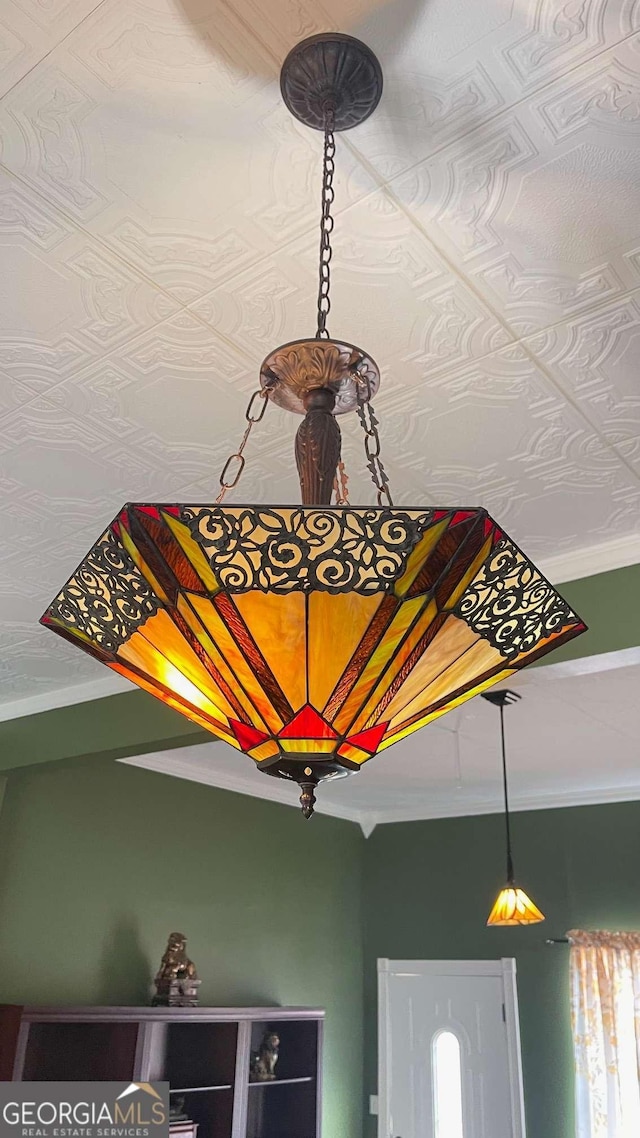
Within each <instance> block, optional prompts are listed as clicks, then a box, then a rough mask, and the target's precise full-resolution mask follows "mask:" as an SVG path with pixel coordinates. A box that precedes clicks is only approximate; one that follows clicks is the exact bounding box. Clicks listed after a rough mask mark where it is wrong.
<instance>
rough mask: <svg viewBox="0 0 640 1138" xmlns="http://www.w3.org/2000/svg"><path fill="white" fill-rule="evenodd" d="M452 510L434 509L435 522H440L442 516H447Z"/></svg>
mask: <svg viewBox="0 0 640 1138" xmlns="http://www.w3.org/2000/svg"><path fill="white" fill-rule="evenodd" d="M450 512H451V511H450V510H434V511H433V520H434V522H439V521H440V519H441V518H446V516H447V514H449V513H450Z"/></svg>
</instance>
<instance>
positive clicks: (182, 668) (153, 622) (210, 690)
mask: <svg viewBox="0 0 640 1138" xmlns="http://www.w3.org/2000/svg"><path fill="white" fill-rule="evenodd" d="M137 636H143V637H144V638H145V640H148V641H149V643H150V644H153V646H154V648H157V649H158V651H159V652H161V653H162V655H163V656H166V658H167V660H168V661H169V663H171V664H173V665H174V667H175V668H176V669H177V670H178V672H180V674H181V675H183V676H184V677H185V679H186V680H187V681H188V682H191V683H192V684H194V685H195V686H196V687H197V688H199V689H200V691H201V692H202V693H203V694H204V695H205V696H206V697H207V698H208V699H210V700H212V702H213V703H214V704H215V705H216V707H218V708H219V710H220V717H222V718H224V719H225V720H226V719H228V717H229V716H233V717H235V714H236V713H235V710H234V708H233V707H231V706H230V705H229V703H228V701H227V700H226V699H225V696H224V695H223V693H222V692H221V691H220V688H219V687H218V685H217V684H216V682H215V679H214V678H213V676H212V675H211V674H210V672H208V671H207V669H206V667H205V666H204V664H203V663H202V662H201V661H200V660H199V659H198V656H197V655H196V653H195V652H194V651H193V648H192V647H191V645H190V644H189V641H188V640H187V639H185V637H184V636H183V635H182V633H181V632H180V630H179V629H178V628H177V627H176V625H175V624H174V622H173V621H172V619H171V617H170V616H169V614H168V613H167V612H165V611H164V610H163V609H159V611H158V612H157V613H156V614H155V616H152V617H151V618H150V619H149V620H147V621H145V623H144V625H143V626H142V628H140V629H138V631H137V632H136V633H135V634H134V638H135V637H137ZM123 647H124V646H123ZM122 654H123V652H122V649H120V652H119V655H122ZM175 690H178V691H180V689H175ZM187 698H188V697H187ZM192 702H193V701H192Z"/></svg>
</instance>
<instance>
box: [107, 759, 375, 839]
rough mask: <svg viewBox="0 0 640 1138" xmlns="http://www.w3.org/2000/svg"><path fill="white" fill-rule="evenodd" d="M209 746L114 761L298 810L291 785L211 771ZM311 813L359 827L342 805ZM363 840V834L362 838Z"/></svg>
mask: <svg viewBox="0 0 640 1138" xmlns="http://www.w3.org/2000/svg"><path fill="white" fill-rule="evenodd" d="M211 746H217V744H216V743H200V744H199V745H197V746H195V747H182V748H180V749H176V750H173V751H155V752H153V753H152V754H147V755H134V756H132V757H131V758H127V759H118V760H117V762H119V763H125V764H126V765H127V766H131V767H143V768H144V770H149V771H155V772H156V773H157V774H166V775H171V776H172V777H173V778H185V779H188V781H189V782H199V783H201V784H203V785H205V786H215V787H217V789H218V790H230V791H232V792H233V793H235V794H248V795H249V797H250V798H261V799H263V800H266V801H268V802H277V803H279V804H280V805H281V806H292V807H294V808H295V809H296V810H298V811H299V810H300V803H299V801H298V788H297V786H295V784H292V783H289V782H286V781H284V780H277V779H272V778H266V777H262V776H261V775H260V772H259V771H256V770H249V771H248V772H247V774H246V775H244V776H243V775H241V774H238V773H231V772H229V771H221V770H220V769H219V767H212V766H211V764H210V763H208V762H207V756H206V754H202V752H203V751H204V750H205V748H207V749H208V748H209V747H211ZM198 751H199V752H200V754H199V755H198V754H196V752H198ZM194 760H195V761H194ZM198 760H202V761H198ZM236 761H237V760H236ZM254 780H255V781H254ZM265 784H266V785H265ZM314 813H315V814H328V815H329V816H330V817H332V818H340V819H341V820H342V821H343V822H354V823H355V824H356V825H358V826H359V825H361V824H362V813H361V811H359V810H356V809H351V808H350V807H348V806H344V805H343V804H342V803H340V804H337V803H333V802H329V803H328V802H323V801H322V800H321V799H318V802H317V803H316V806H315V809H314ZM363 829H364V827H363ZM367 836H368V835H367V834H365V837H367Z"/></svg>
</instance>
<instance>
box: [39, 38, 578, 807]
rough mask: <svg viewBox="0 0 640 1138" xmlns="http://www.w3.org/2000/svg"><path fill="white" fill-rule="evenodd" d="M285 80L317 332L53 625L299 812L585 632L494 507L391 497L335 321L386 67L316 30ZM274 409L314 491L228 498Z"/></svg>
mask: <svg viewBox="0 0 640 1138" xmlns="http://www.w3.org/2000/svg"><path fill="white" fill-rule="evenodd" d="M281 90H282V95H283V97H284V100H285V103H286V104H287V106H288V107H289V109H290V110H291V112H292V113H293V114H294V115H295V116H296V117H297V118H298V119H299V120H300V121H302V122H303V123H305V124H306V125H307V126H309V127H312V128H315V129H317V130H319V131H321V132H322V134H323V136H324V161H323V178H322V211H321V224H320V231H321V240H320V273H319V293H318V306H317V330H316V333H315V336H313V338H311V339H304V340H296V341H294V342H293V343H288V344H285V345H283V346H282V347H279V348H277V349H276V350H275V351H272V352H271V353H270V354H269V355H268V356H267V358H266V359H265V360H264V362H263V364H262V366H261V369H260V387H259V388H258V390H257V391H256V392H254V394H253V396H252V397H251V400H250V402H249V406H248V408H247V411H246V427H245V431H244V435H243V438H242V441H241V444H240V446H239V448H238V450H237V452H236V453H235V454H233V455H232V456H231V458H229V460H228V461H227V463H226V465H225V467H224V469H223V471H222V474H221V476H220V487H221V488H220V492H219V494H218V497H217V498H216V500H215V502H208V503H205V504H191V503H189V504H186V505H174V504H149V503H146V502H145V503H138V504H133V505H132V504H128V505H125V506H124V507H123V508H122V509H121V510H120V511H119V513H118V514H117V515H116V517H115V519H114V521H113V522H112V523H111V525H109V526H108V527H107V528H106V530H105V531H104V532H103V533H102V534H101V536H100V537H99V538H98V540H97V541H96V543H95V545H94V546H93V548H92V549H91V550H90V552H89V553H88V554H87V556H86V557H85V559H84V561H83V562H82V563H81V565H80V566H79V567H78V569H77V570H76V571H75V573H74V574H73V575H72V576H71V578H70V580H69V581H68V582H67V584H66V585H65V586H64V588H63V589H62V590H61V591H60V593H59V594H58V596H57V597H56V598H55V600H54V601H53V602H52V604H51V605H50V606H49V608H48V609H47V611H46V613H45V614H44V616H43V617H42V623H43V624H45V625H46V626H47V627H48V628H51V629H52V630H53V631H54V632H56V633H58V634H59V635H60V636H63V637H65V638H66V639H67V640H69V641H71V642H72V643H74V644H77V645H78V646H79V647H81V648H83V649H84V651H86V652H88V653H89V654H90V655H91V656H93V657H94V658H95V659H96V660H100V661H101V662H102V663H104V664H106V665H107V666H108V667H109V668H111V669H112V670H113V671H115V672H118V673H120V675H122V676H126V677H127V678H128V679H130V680H132V681H133V683H135V684H138V686H139V687H141V688H143V689H144V690H145V691H148V692H151V693H152V694H153V695H155V696H157V697H158V698H159V699H160V700H162V701H163V702H164V703H166V704H168V705H169V706H170V707H173V708H176V709H177V710H178V711H180V712H182V714H183V715H185V716H187V718H188V719H190V720H192V721H193V722H194V723H197V724H199V725H200V726H201V727H203V728H205V729H206V730H207V731H210V732H211V733H212V734H213V735H216V736H217V737H218V738H220V739H223V740H224V741H225V742H226V743H229V744H230V745H231V746H232V747H235V748H236V749H237V750H238V751H240V752H243V753H244V754H247V755H250V756H251V758H252V759H254V760H255V762H256V764H257V766H258V768H259V769H260V770H261V771H264V772H266V773H267V774H269V775H273V776H276V777H278V778H285V779H293V780H294V781H295V782H297V783H299V784H300V787H301V790H302V795H301V802H302V806H303V812H304V814H305V815H306V816H307V817H308V816H309V815H310V814H311V813H312V810H313V805H314V802H315V788H316V786H317V784H318V783H319V782H322V781H323V780H325V779H333V778H338V777H341V776H344V775H347V774H349V773H351V772H354V771H357V770H358V769H359V768H360V767H361V766H362V764H363V763H366V762H367V761H368V760H369V759H370V758H371V757H372V756H373V755H376V754H378V753H379V752H381V751H384V750H386V749H387V747H390V746H391V744H392V743H395V742H397V741H398V740H400V739H404V738H406V736H408V735H410V734H411V733H412V732H413V731H417V730H418V728H419V727H422V726H423V725H424V724H425V723H429V722H430V721H431V720H432V719H435V718H436V717H437V716H439V715H442V714H444V712H446V711H448V710H449V709H450V708H453V707H456V706H457V705H458V704H460V703H462V702H463V701H464V700H466V699H469V698H470V697H471V696H472V695H475V694H476V693H477V692H481V691H483V690H484V689H485V688H487V687H489V686H490V685H491V684H493V683H495V682H496V680H503V679H504V678H505V677H507V676H510V675H511V674H512V673H513V672H515V671H517V670H518V669H519V668H522V667H523V666H524V665H525V664H528V663H530V662H531V661H532V660H537V659H538V658H539V657H540V656H542V655H544V653H546V652H548V651H549V650H550V649H552V648H554V647H555V646H556V645H559V644H563V643H565V641H567V640H568V639H570V638H571V637H573V636H576V635H578V634H579V633H581V632H582V631H584V628H585V626H584V624H583V623H582V622H581V621H580V619H579V617H577V616H576V614H575V613H574V612H572V611H571V609H570V608H569V606H568V605H567V604H566V603H565V601H563V599H562V598H561V597H560V596H559V595H558V593H557V592H556V591H555V590H554V589H553V587H552V586H551V585H550V584H549V583H548V582H547V581H546V580H545V579H544V577H543V576H542V574H541V573H539V572H538V570H537V569H535V568H534V566H533V565H532V564H531V562H530V561H529V560H528V559H527V557H526V556H525V555H524V553H522V552H521V551H520V550H519V549H518V547H517V546H516V545H515V543H514V542H513V541H511V540H510V538H509V537H507V535H506V534H505V533H504V531H503V530H502V529H501V527H499V526H498V525H497V524H496V522H494V520H493V519H492V518H491V517H489V515H488V514H487V512H486V510H484V509H480V508H471V509H467V508H460V507H457V506H453V507H444V508H442V509H439V508H436V507H433V506H420V507H418V508H406V507H396V506H394V505H393V501H392V498H391V492H390V487H389V482H388V478H387V475H386V473H385V470H384V466H383V464H382V459H381V456H380V439H379V436H378V430H377V425H378V424H377V419H376V416H375V413H374V410H373V406H372V398H373V396H374V395H375V393H376V391H377V390H378V385H379V382H380V375H379V371H378V368H377V366H376V364H375V362H374V360H373V359H372V357H371V356H370V355H369V353H368V352H367V351H365V350H364V349H362V348H359V347H356V346H355V345H353V344H351V343H349V342H347V341H346V340H343V339H340V340H335V339H331V338H330V337H329V332H328V330H327V317H328V314H329V309H330V295H329V292H330V262H331V254H332V250H331V232H332V228H333V218H332V214H331V206H332V202H333V198H334V189H333V173H334V154H335V134H336V132H339V131H343V130H348V129H350V128H351V127H354V126H357V125H358V124H359V123H361V122H362V121H363V120H364V119H365V118H367V116H368V115H369V114H371V112H372V111H373V110H374V108H375V106H376V105H377V103H378V100H379V99H380V95H381V91H382V74H381V71H380V66H379V64H378V61H377V60H376V58H375V56H374V55H373V54H372V52H371V51H370V50H369V49H368V48H367V47H366V46H365V45H364V44H362V43H360V42H359V41H357V40H354V39H352V38H351V37H349V36H344V35H338V34H334V33H331V34H326V35H321V36H314V37H312V38H311V39H309V40H305V41H304V42H302V43H300V44H298V46H297V47H295V48H294V49H293V51H292V52H291V53H290V54H289V56H288V57H287V59H286V61H285V63H284V66H283V68H282V75H281ZM270 402H273V403H276V404H278V405H279V406H280V407H284V408H286V409H288V410H289V411H291V412H293V413H294V414H298V415H303V416H304V418H303V420H302V423H301V424H300V426H299V429H298V432H297V437H296V443H295V456H296V462H297V466H298V473H299V478H300V486H301V496H302V504H301V505H296V506H273V505H245V506H242V505H226V504H224V501H223V500H224V498H225V495H226V493H227V491H228V490H230V489H231V488H232V487H234V486H235V485H236V484H237V482H238V479H239V477H240V475H241V473H242V469H243V467H244V463H245V457H244V450H245V446H246V443H247V440H248V438H249V435H250V433H251V430H252V428H253V426H254V424H255V423H257V422H259V421H260V420H261V419H262V417H263V415H264V412H265V410H266V407H267V405H268V403H270ZM353 411H355V412H356V413H357V415H358V416H359V419H360V421H361V424H362V426H363V429H364V442H365V452H366V462H367V467H368V469H369V471H370V473H371V475H372V479H373V482H374V485H375V489H376V493H377V504H376V505H375V506H355V505H351V504H350V503H349V501H348V494H347V491H346V482H347V480H346V478H345V476H344V467H343V465H342V462H341V439H340V430H339V427H338V421H337V417H338V416H339V415H342V414H347V413H350V412H353ZM425 761H428V755H425Z"/></svg>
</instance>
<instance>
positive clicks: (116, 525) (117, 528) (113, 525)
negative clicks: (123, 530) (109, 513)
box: [111, 522, 120, 541]
mask: <svg viewBox="0 0 640 1138" xmlns="http://www.w3.org/2000/svg"><path fill="white" fill-rule="evenodd" d="M111 532H112V533H115V535H116V537H117V539H118V541H119V540H120V522H112V523H111Z"/></svg>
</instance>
